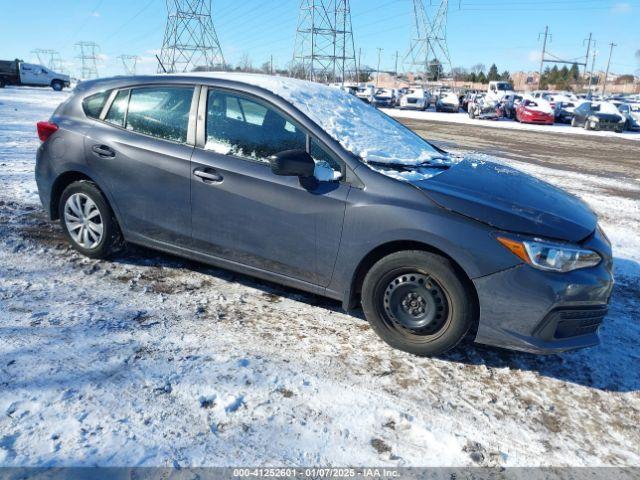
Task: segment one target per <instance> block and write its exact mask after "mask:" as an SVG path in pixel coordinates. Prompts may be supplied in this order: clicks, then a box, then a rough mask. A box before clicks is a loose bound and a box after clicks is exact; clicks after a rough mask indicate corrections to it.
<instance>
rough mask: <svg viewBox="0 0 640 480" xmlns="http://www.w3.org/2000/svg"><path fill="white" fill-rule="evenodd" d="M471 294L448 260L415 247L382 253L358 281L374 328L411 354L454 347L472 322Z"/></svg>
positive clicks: (472, 306) (436, 351)
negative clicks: (362, 278) (385, 255)
mask: <svg viewBox="0 0 640 480" xmlns="http://www.w3.org/2000/svg"><path fill="white" fill-rule="evenodd" d="M474 298H475V297H474V296H473V294H472V293H471V291H470V287H469V286H468V282H465V280H464V279H463V278H462V276H461V274H459V273H458V272H457V271H456V268H455V267H454V265H453V264H452V263H451V261H450V260H448V259H447V258H444V257H442V256H440V255H436V254H434V253H430V252H425V251H420V250H409V251H402V252H397V253H393V254H391V255H389V256H387V257H384V258H382V259H381V260H379V261H378V262H377V263H376V264H375V265H373V267H371V269H370V270H369V272H368V273H367V275H366V276H365V279H364V282H363V286H362V307H363V310H364V313H365V316H366V317H367V320H368V321H369V323H370V324H371V327H372V328H373V329H374V331H375V332H376V333H377V334H378V335H379V336H380V337H381V338H382V339H383V340H384V341H385V342H387V343H388V344H389V345H391V346H392V347H394V348H397V349H399V350H404V351H406V352H409V353H413V354H416V355H438V354H440V353H443V352H446V351H448V350H450V349H451V348H453V347H455V346H456V345H457V344H458V342H460V340H461V339H462V338H463V337H464V335H465V334H466V333H467V331H468V330H469V328H470V327H471V325H472V324H473V322H474V321H475V318H476V306H475V299H474Z"/></svg>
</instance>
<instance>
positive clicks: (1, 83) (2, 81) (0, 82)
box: [0, 78, 6, 88]
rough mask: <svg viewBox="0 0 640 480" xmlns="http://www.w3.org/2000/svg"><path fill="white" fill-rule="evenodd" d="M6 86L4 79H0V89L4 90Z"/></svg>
mask: <svg viewBox="0 0 640 480" xmlns="http://www.w3.org/2000/svg"><path fill="white" fill-rule="evenodd" d="M5 85H6V83H5V80H4V78H0V88H4V87H5Z"/></svg>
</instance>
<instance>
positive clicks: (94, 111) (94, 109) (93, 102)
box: [82, 92, 111, 118]
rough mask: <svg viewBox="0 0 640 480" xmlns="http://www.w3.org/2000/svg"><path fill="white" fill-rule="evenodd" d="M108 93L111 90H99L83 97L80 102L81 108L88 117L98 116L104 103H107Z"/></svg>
mask: <svg viewBox="0 0 640 480" xmlns="http://www.w3.org/2000/svg"><path fill="white" fill-rule="evenodd" d="M110 93H111V92H100V93H96V94H95V95H91V96H90V97H87V98H85V99H84V101H83V102H82V109H83V110H84V113H85V115H86V116H87V117H89V118H100V113H102V109H103V108H104V104H105V103H107V99H108V98H109V94H110Z"/></svg>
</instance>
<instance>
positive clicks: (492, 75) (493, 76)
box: [487, 63, 500, 82]
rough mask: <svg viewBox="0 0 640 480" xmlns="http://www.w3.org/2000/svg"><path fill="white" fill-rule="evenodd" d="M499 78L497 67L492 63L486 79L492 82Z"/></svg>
mask: <svg viewBox="0 0 640 480" xmlns="http://www.w3.org/2000/svg"><path fill="white" fill-rule="evenodd" d="M499 79H500V75H499V74H498V67H497V66H496V64H495V63H494V64H493V65H491V67H490V68H489V74H488V75H487V80H489V81H490V82H494V81H496V80H499Z"/></svg>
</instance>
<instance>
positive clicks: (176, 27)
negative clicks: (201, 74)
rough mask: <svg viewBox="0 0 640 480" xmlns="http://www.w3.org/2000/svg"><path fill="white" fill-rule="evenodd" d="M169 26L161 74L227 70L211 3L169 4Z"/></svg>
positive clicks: (183, 0) (173, 0)
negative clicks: (214, 23) (217, 69)
mask: <svg viewBox="0 0 640 480" xmlns="http://www.w3.org/2000/svg"><path fill="white" fill-rule="evenodd" d="M166 2H167V3H166V4H167V25H166V28H165V32H164V40H163V42H162V51H161V53H160V62H159V65H158V73H163V71H165V70H166V72H167V73H176V72H177V73H184V72H188V71H192V70H194V69H196V68H197V69H199V70H214V69H216V68H222V69H224V65H225V61H224V55H223V54H222V48H221V47H220V42H219V41H218V35H217V34H216V29H215V28H214V26H213V19H212V10H211V0H166Z"/></svg>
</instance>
